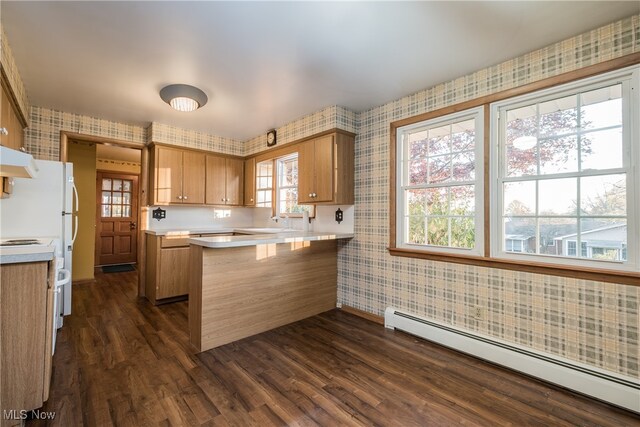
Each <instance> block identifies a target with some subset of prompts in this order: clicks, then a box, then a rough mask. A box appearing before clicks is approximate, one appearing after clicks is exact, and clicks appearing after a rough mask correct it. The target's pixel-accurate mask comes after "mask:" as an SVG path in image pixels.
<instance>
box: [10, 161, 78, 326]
mask: <svg viewBox="0 0 640 427" xmlns="http://www.w3.org/2000/svg"><path fill="white" fill-rule="evenodd" d="M35 163H36V166H37V167H38V174H37V176H36V177H35V178H13V179H14V185H13V193H12V194H11V196H10V197H9V198H6V199H2V200H0V238H2V239H11V238H53V239H54V241H55V244H56V257H57V258H62V257H63V258H64V267H62V266H60V265H58V266H57V267H58V268H64V269H65V270H68V271H70V272H71V274H72V275H73V270H72V265H71V254H72V250H73V242H74V240H75V238H76V233H77V230H78V216H77V212H78V192H77V190H76V187H75V185H74V182H73V164H72V163H62V162H54V161H47V160H36V161H35ZM72 277H73V276H72ZM61 302H62V304H61V309H60V312H61V313H60V314H61V315H64V316H66V315H68V314H71V280H69V281H68V283H67V284H65V285H63V288H62V301H61Z"/></svg>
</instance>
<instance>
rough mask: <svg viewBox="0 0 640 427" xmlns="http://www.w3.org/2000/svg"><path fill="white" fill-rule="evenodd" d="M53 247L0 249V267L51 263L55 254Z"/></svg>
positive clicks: (37, 246)
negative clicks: (22, 263) (43, 262)
mask: <svg viewBox="0 0 640 427" xmlns="http://www.w3.org/2000/svg"><path fill="white" fill-rule="evenodd" d="M55 250H56V248H55V246H53V245H51V246H42V245H35V246H11V247H9V246H7V247H1V248H0V265H1V264H17V263H21V262H39V261H51V260H52V259H53V255H54V253H55Z"/></svg>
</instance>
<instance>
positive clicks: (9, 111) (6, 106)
mask: <svg viewBox="0 0 640 427" xmlns="http://www.w3.org/2000/svg"><path fill="white" fill-rule="evenodd" d="M0 102H1V103H2V105H1V106H0V108H1V110H0V111H1V113H0V128H3V129H4V131H2V132H0V145H3V146H5V147H8V148H12V149H14V150H20V149H21V148H22V146H23V143H24V129H23V127H22V123H21V122H20V118H19V117H18V113H17V112H16V110H15V109H14V107H13V103H12V102H11V99H10V98H9V95H8V93H7V91H6V89H5V88H4V85H3V86H2V100H1V101H0Z"/></svg>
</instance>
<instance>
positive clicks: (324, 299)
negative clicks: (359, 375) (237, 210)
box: [189, 232, 353, 351]
mask: <svg viewBox="0 0 640 427" xmlns="http://www.w3.org/2000/svg"><path fill="white" fill-rule="evenodd" d="M352 237H353V234H335V233H322V232H315V233H314V232H285V233H277V234H258V235H240V236H217V237H201V238H192V239H189V243H190V254H189V263H190V268H189V331H190V336H191V344H192V345H193V347H194V348H195V349H196V350H197V351H205V350H209V349H212V348H215V347H218V346H221V345H224V344H227V343H230V342H233V341H236V340H239V339H242V338H246V337H249V336H252V335H255V334H258V333H260V332H264V331H267V330H270V329H273V328H276V327H279V326H282V325H286V324H288V323H291V322H295V321H298V320H301V319H304V318H306V317H310V316H313V315H316V314H318V313H322V312H324V311H327V310H331V309H333V308H335V307H336V296H337V250H338V244H337V240H338V239H348V238H352Z"/></svg>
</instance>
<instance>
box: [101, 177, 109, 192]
mask: <svg viewBox="0 0 640 427" xmlns="http://www.w3.org/2000/svg"><path fill="white" fill-rule="evenodd" d="M102 189H103V190H107V191H111V179H109V178H103V179H102Z"/></svg>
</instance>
